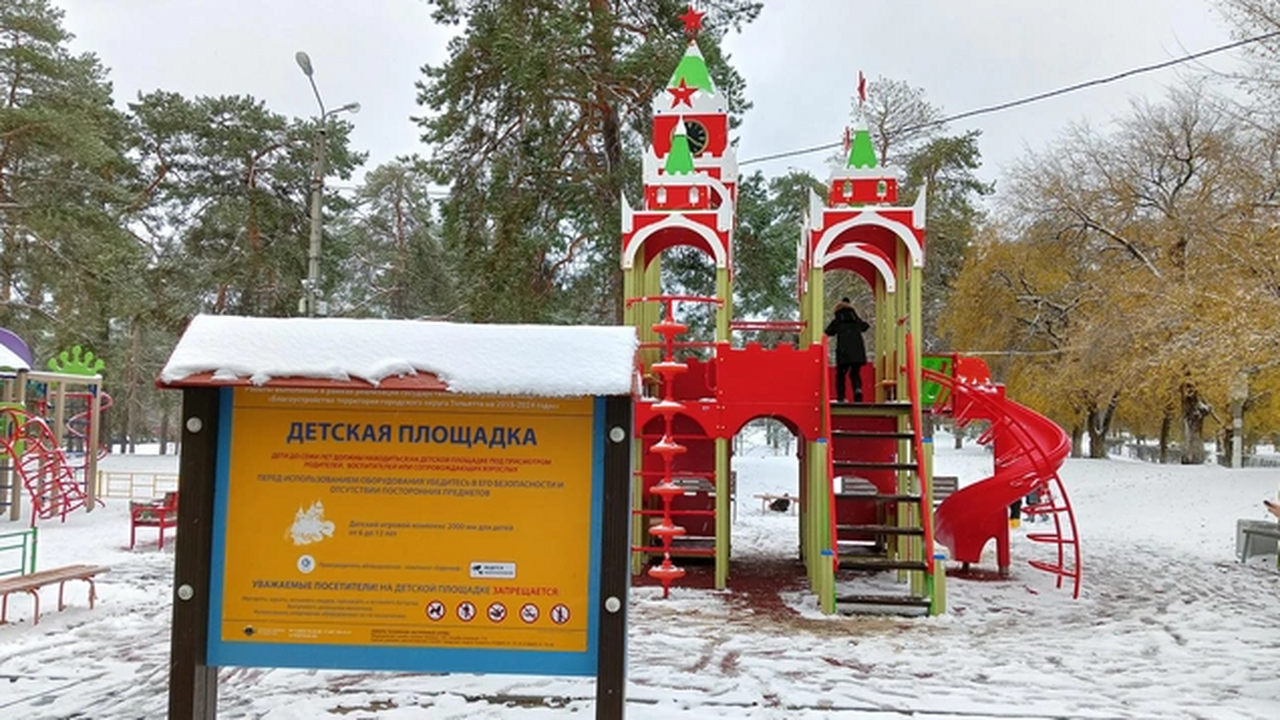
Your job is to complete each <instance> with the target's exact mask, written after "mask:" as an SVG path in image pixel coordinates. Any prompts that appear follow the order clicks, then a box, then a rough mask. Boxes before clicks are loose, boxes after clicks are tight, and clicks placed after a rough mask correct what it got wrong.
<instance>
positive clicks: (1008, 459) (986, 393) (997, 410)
mask: <svg viewBox="0 0 1280 720" xmlns="http://www.w3.org/2000/svg"><path fill="white" fill-rule="evenodd" d="M930 379H933V380H938V381H941V382H946V384H948V385H950V386H951V392H952V408H953V410H952V412H953V415H954V417H955V421H956V424H957V425H960V426H964V425H966V424H968V423H969V422H971V421H973V420H987V421H989V422H990V424H991V426H990V428H989V429H988V430H987V431H986V432H985V433H984V434H983V436H982V437H981V438H979V442H980V443H983V444H989V443H994V447H993V450H994V454H995V473H994V474H993V475H992V476H991V477H989V478H986V479H984V480H981V481H978V482H976V483H973V484H971V485H967V486H965V487H962V488H960V489H959V490H957V491H956V492H955V493H954V494H952V495H951V496H950V497H948V498H947V499H946V500H945V501H944V502H943V503H942V504H941V505H939V506H938V509H937V512H936V514H935V516H934V522H935V528H936V530H935V538H936V540H937V542H939V543H941V544H943V545H946V546H947V547H948V548H950V550H951V558H952V559H953V560H956V561H959V562H963V563H977V562H979V560H980V559H981V557H982V550H983V548H984V547H985V546H986V544H987V541H988V540H991V539H993V538H994V539H995V541H996V555H997V563H998V565H999V568H1000V572H1001V574H1007V573H1008V570H1009V567H1010V557H1009V556H1010V551H1009V505H1010V504H1011V503H1013V502H1014V501H1016V500H1019V499H1021V498H1023V497H1024V496H1026V495H1027V494H1028V493H1030V492H1031V491H1033V490H1038V491H1039V493H1040V502H1039V503H1038V504H1036V505H1032V506H1029V507H1027V508H1026V510H1027V512H1028V513H1029V514H1031V515H1044V516H1047V517H1048V518H1049V519H1050V520H1051V521H1052V523H1051V532H1050V531H1046V532H1038V533H1036V532H1033V533H1028V535H1027V537H1028V538H1029V539H1030V540H1033V541H1036V542H1041V543H1050V544H1053V545H1055V546H1056V551H1057V557H1056V559H1055V560H1049V561H1045V560H1031V561H1030V564H1031V565H1032V566H1033V567H1036V568H1038V569H1040V570H1044V571H1046V572H1049V573H1052V574H1055V575H1057V578H1058V586H1059V587H1061V586H1062V583H1063V581H1064V579H1066V578H1071V579H1073V580H1074V583H1075V588H1074V594H1075V595H1077V596H1078V595H1079V592H1080V545H1079V543H1078V541H1077V537H1076V523H1075V516H1074V514H1073V513H1072V510H1071V503H1070V502H1069V500H1068V499H1067V494H1066V489H1065V488H1064V487H1063V485H1062V480H1061V478H1060V477H1059V476H1058V469H1059V468H1060V467H1062V463H1063V461H1064V460H1065V459H1066V457H1067V455H1068V454H1069V453H1070V452H1071V441H1070V439H1069V438H1068V437H1067V434H1066V433H1065V432H1064V431H1063V430H1062V428H1060V427H1058V425H1057V424H1056V423H1054V422H1053V421H1052V420H1050V419H1048V418H1046V417H1044V416H1043V415H1041V414H1039V413H1037V412H1035V411H1034V410H1031V409H1030V408H1028V407H1026V406H1023V405H1020V404H1018V403H1016V402H1014V401H1012V400H1009V399H1008V398H1006V397H1004V388H1003V387H1000V386H997V385H991V384H974V383H967V382H964V381H956V380H951V379H950V378H945V379H944V378H941V377H939V378H930Z"/></svg>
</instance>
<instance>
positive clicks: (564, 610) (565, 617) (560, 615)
mask: <svg viewBox="0 0 1280 720" xmlns="http://www.w3.org/2000/svg"><path fill="white" fill-rule="evenodd" d="M551 622H553V623H555V624H557V625H563V624H565V623H567V622H569V608H568V606H566V605H555V606H553V607H552V608H551Z"/></svg>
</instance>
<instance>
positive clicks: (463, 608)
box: [458, 601, 476, 622]
mask: <svg viewBox="0 0 1280 720" xmlns="http://www.w3.org/2000/svg"><path fill="white" fill-rule="evenodd" d="M475 616H476V606H475V605H472V604H471V602H470V601H467V602H463V603H460V604H459V605H458V619H459V620H461V621H462V622H471V620H472V618H474V617H475Z"/></svg>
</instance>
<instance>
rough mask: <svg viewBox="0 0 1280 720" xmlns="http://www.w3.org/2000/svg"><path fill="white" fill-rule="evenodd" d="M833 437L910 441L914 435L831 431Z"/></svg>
mask: <svg viewBox="0 0 1280 720" xmlns="http://www.w3.org/2000/svg"><path fill="white" fill-rule="evenodd" d="M831 434H832V436H834V437H847V438H864V439H869V440H910V439H911V438H913V437H915V433H909V432H893V431H886V432H876V431H875V430H832V431H831Z"/></svg>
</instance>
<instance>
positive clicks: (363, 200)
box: [343, 158, 457, 318]
mask: <svg viewBox="0 0 1280 720" xmlns="http://www.w3.org/2000/svg"><path fill="white" fill-rule="evenodd" d="M355 202H356V203H357V204H358V205H359V209H358V211H357V212H356V213H355V214H354V215H353V218H352V227H351V229H350V231H349V232H346V233H343V235H345V236H346V237H347V238H349V242H348V243H347V245H346V248H347V251H346V257H347V262H346V263H345V264H344V270H345V275H344V277H343V282H344V284H345V286H346V290H345V295H346V298H345V300H344V304H345V305H347V306H349V307H350V308H351V312H352V313H353V314H356V315H369V316H373V317H385V318H416V317H446V318H447V317H451V316H452V315H453V314H454V312H455V311H456V309H457V287H456V282H457V276H456V273H455V271H454V270H453V268H452V265H451V263H450V261H449V259H448V258H447V257H446V255H445V253H444V248H443V246H442V245H441V243H440V237H439V228H438V226H437V223H436V221H435V218H434V217H433V216H432V201H431V198H430V189H429V178H428V177H427V175H426V174H425V173H424V172H422V168H421V163H420V161H418V160H417V158H407V159H403V160H397V161H394V162H390V163H387V164H385V165H381V166H379V167H377V168H374V169H373V170H372V171H370V172H369V174H368V175H367V176H366V177H365V180H364V182H363V183H362V184H361V186H360V188H359V189H358V190H357V191H356V195H355Z"/></svg>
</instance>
